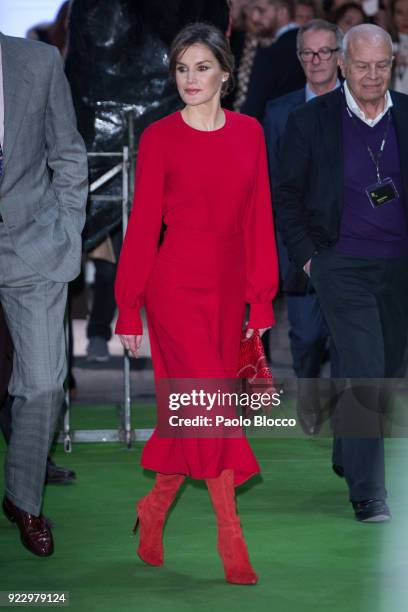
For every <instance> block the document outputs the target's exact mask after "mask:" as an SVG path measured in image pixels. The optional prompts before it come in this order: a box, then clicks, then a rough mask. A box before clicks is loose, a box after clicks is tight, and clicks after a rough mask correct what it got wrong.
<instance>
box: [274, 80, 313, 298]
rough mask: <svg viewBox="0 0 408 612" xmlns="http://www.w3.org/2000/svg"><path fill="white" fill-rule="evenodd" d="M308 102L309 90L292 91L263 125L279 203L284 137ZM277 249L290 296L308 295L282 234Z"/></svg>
mask: <svg viewBox="0 0 408 612" xmlns="http://www.w3.org/2000/svg"><path fill="white" fill-rule="evenodd" d="M305 103H306V92H305V88H304V87H302V89H297V90H296V91H292V92H291V93H289V94H287V95H286V96H282V97H280V98H276V100H270V101H269V102H268V104H267V105H266V111H265V119H264V123H263V127H264V132H265V140H266V146H267V149H268V162H269V177H270V180H271V191H272V202H274V201H275V197H276V188H277V183H278V176H279V166H280V158H281V148H282V138H283V135H284V132H285V127H286V122H287V120H288V116H289V114H290V112H291V111H292V110H293V109H295V108H297V107H298V106H301V105H302V104H305ZM276 243H277V247H278V254H279V270H280V274H281V278H282V283H283V289H284V291H285V292H286V293H288V294H289V295H305V294H306V293H308V292H309V291H310V290H311V286H310V283H309V279H308V277H307V275H306V274H305V273H304V272H303V270H302V269H301V268H299V267H298V266H297V265H296V264H295V262H293V261H290V260H289V258H288V253H287V250H286V249H285V247H284V245H283V242H282V237H281V236H280V233H279V231H278V235H277V241H276Z"/></svg>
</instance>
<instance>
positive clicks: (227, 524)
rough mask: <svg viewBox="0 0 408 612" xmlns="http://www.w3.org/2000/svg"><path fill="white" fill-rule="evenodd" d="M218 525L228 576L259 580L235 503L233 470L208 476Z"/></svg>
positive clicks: (236, 579)
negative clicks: (215, 475)
mask: <svg viewBox="0 0 408 612" xmlns="http://www.w3.org/2000/svg"><path fill="white" fill-rule="evenodd" d="M206 483H207V487H208V491H209V493H210V497H211V501H212V504H213V506H214V510H215V514H216V517H217V526H218V552H219V554H220V557H221V559H222V562H223V564H224V572H225V578H226V580H227V582H232V583H233V584H256V583H257V582H258V576H257V575H256V574H255V572H254V570H253V568H252V566H251V562H250V560H249V556H248V549H247V546H246V543H245V540H244V536H243V533H242V530H241V525H240V522H239V518H238V516H237V513H236V507H235V491H234V473H233V471H232V470H224V471H223V472H222V473H221V474H220V476H218V478H208V479H206Z"/></svg>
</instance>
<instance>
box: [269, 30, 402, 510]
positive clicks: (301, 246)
mask: <svg viewBox="0 0 408 612" xmlns="http://www.w3.org/2000/svg"><path fill="white" fill-rule="evenodd" d="M392 61H393V55H392V41H391V38H390V36H389V35H388V34H387V32H385V30H383V29H381V28H379V27H378V26H374V25H371V24H363V25H360V26H356V27H354V28H351V29H350V30H349V31H348V32H347V34H346V35H345V37H344V40H343V47H342V53H341V56H340V67H341V70H342V74H343V76H344V78H345V82H344V85H343V87H342V88H339V89H337V90H336V91H334V92H331V93H329V94H327V95H325V96H320V97H318V98H317V99H315V100H313V101H311V102H309V103H308V104H306V105H304V106H302V107H300V108H299V109H296V110H294V111H293V112H292V113H291V114H290V116H289V118H288V122H287V127H286V132H285V136H284V141H283V146H282V155H281V165H280V176H279V183H278V189H277V198H276V201H275V205H276V209H277V212H278V219H279V226H280V230H281V232H282V234H283V237H284V240H285V242H286V246H287V249H288V253H289V256H290V258H292V259H293V260H294V261H295V262H296V264H297V266H298V268H299V269H301V270H302V269H303V270H304V273H305V274H306V275H307V276H308V277H309V278H311V282H312V284H313V286H314V288H315V290H316V294H317V297H318V299H319V303H320V306H321V309H322V311H323V314H324V317H325V320H326V322H327V325H328V328H329V331H330V336H331V339H332V341H333V345H334V349H335V351H336V360H335V363H336V368H335V372H334V376H335V377H338V378H340V379H342V380H345V381H347V384H348V385H350V384H352V387H351V393H348V394H347V395H345V394H343V398H344V397H347V398H348V400H349V403H346V402H343V405H342V409H341V411H340V412H338V414H337V416H338V417H339V419H340V421H341V428H340V429H337V430H336V433H335V435H336V437H335V440H334V454H333V463H334V464H336V466H337V471H338V473H339V474H342V473H343V474H344V476H345V479H346V481H347V484H348V487H349V492H350V501H351V502H352V504H353V508H354V512H355V516H356V518H357V520H359V521H363V522H382V521H387V520H389V519H390V512H389V509H388V506H387V504H386V502H385V498H386V490H385V479H384V442H383V439H382V437H381V434H382V422H381V415H380V409H381V395H380V394H377V392H376V389H378V387H377V386H376V385H377V383H376V381H373V380H371V382H370V381H369V380H367V379H384V378H395V377H400V376H402V375H403V356H404V351H405V347H406V340H407V332H408V97H407V96H405V95H403V94H399V93H395V92H390V91H389V90H388V87H389V82H390V78H391V69H392ZM350 379H351V380H350ZM353 379H360V380H363V383H364V384H363V385H361V386H357V384H356V381H354V382H353ZM377 382H378V380H377ZM380 389H381V387H380ZM367 390H368V391H367ZM370 394H371V395H370ZM370 397H371V398H372V399H373V401H372V404H370V403H369V402H367V401H366V400H367V398H370ZM351 408H352V409H353V410H354V409H355V410H356V411H355V412H351ZM361 415H363V420H362V421H360V422H357V417H360V416H361ZM343 417H345V418H343ZM347 417H348V418H347ZM367 427H369V428H370V431H369V430H368V429H367Z"/></svg>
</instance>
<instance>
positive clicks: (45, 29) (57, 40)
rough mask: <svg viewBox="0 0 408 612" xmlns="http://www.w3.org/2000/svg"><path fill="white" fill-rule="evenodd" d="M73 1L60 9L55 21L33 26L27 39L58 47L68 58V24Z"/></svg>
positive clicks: (67, 1) (64, 4) (67, 2)
mask: <svg viewBox="0 0 408 612" xmlns="http://www.w3.org/2000/svg"><path fill="white" fill-rule="evenodd" d="M70 5H71V0H66V2H64V3H63V4H62V6H61V7H60V9H59V11H58V13H57V16H56V18H55V21H53V22H52V23H41V24H39V25H36V26H33V27H32V28H31V29H30V30H28V32H27V38H29V39H31V40H39V41H41V42H44V43H47V44H49V45H54V47H57V49H58V50H59V52H60V53H61V55H62V56H63V57H65V56H66V52H67V44H68V24H69V11H70Z"/></svg>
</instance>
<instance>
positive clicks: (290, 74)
mask: <svg viewBox="0 0 408 612" xmlns="http://www.w3.org/2000/svg"><path fill="white" fill-rule="evenodd" d="M297 31H298V29H297V28H295V29H293V30H288V31H287V32H285V33H284V34H282V36H279V38H278V40H277V41H276V42H274V43H272V44H271V45H270V46H269V47H261V46H259V47H258V49H257V52H256V56H255V60H254V64H253V66H252V71H251V77H250V79H249V85H248V93H247V98H246V100H245V102H244V104H243V106H242V108H241V112H242V113H245V114H246V115H251V117H256V118H257V119H258V121H262V120H263V117H264V113H265V107H266V103H267V102H268V100H272V99H273V98H279V97H280V96H284V95H286V94H288V93H290V92H291V91H295V89H300V88H301V87H303V86H304V85H305V83H306V78H305V75H304V72H303V69H302V66H301V65H300V62H299V60H298V57H297V55H296V36H297Z"/></svg>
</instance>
